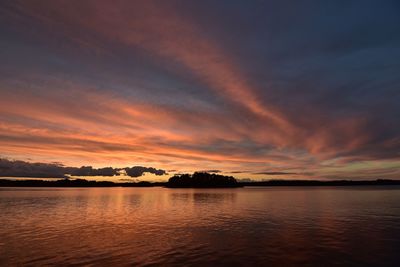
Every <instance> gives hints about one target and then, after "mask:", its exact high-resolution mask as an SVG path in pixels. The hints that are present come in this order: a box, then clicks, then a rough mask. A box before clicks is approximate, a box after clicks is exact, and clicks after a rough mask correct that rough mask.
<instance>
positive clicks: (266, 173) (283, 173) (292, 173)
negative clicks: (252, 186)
mask: <svg viewBox="0 0 400 267" xmlns="http://www.w3.org/2000/svg"><path fill="white" fill-rule="evenodd" d="M254 174H265V175H297V174H298V173H296V172H255V173H254Z"/></svg>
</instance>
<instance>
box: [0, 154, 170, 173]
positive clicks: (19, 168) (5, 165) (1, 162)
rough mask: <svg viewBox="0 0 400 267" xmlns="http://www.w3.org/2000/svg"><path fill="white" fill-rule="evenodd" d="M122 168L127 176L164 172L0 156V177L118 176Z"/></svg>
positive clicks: (160, 171)
mask: <svg viewBox="0 0 400 267" xmlns="http://www.w3.org/2000/svg"><path fill="white" fill-rule="evenodd" d="M122 170H124V171H125V172H126V174H127V175H128V176H131V177H140V176H142V175H143V174H144V173H146V172H149V173H153V174H155V175H164V174H166V171H165V170H161V169H155V168H152V167H142V166H135V167H132V168H129V167H127V168H112V167H104V168H98V169H96V168H93V167H92V166H82V167H80V168H77V167H66V166H63V165H61V164H58V163H32V162H26V161H21V160H8V159H4V158H0V177H35V178H66V177H68V176H69V175H70V176H110V177H111V176H120V175H122V173H121V171H122Z"/></svg>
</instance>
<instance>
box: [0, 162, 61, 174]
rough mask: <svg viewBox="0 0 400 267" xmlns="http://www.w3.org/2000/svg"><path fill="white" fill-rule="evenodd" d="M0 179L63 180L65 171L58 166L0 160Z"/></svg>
mask: <svg viewBox="0 0 400 267" xmlns="http://www.w3.org/2000/svg"><path fill="white" fill-rule="evenodd" d="M0 177H38V178H39V177H40V178H64V177H65V170H64V167H63V166H62V165H59V164H53V163H49V164H48V163H29V162H25V161H20V160H16V161H11V160H8V159H2V158H0Z"/></svg>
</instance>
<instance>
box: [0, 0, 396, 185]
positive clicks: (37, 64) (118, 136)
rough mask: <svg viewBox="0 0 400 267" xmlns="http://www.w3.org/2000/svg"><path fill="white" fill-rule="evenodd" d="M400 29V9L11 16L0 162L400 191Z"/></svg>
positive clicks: (372, 5) (174, 7) (275, 5)
mask: <svg viewBox="0 0 400 267" xmlns="http://www.w3.org/2000/svg"><path fill="white" fill-rule="evenodd" d="M335 2H336V3H337V4H335ZM338 2H340V4H339V3H338ZM399 14H400V2H399V1H397V0H393V1H390V0H387V1H368V0H363V1H351V3H350V1H233V0H227V1H222V0H221V1H211V0H210V1H184V0H182V1H172V0H160V1H149V0H143V1H101V0H79V1H75V0H68V1H67V0H65V1H63V0H56V1H50V0H49V1H34V0H32V1H17V0H13V1H1V3H0V157H1V158H3V159H8V160H21V161H27V162H41V163H53V162H57V163H60V164H63V165H65V166H73V167H79V166H82V165H85V166H93V167H96V168H100V167H109V166H110V167H114V168H122V167H129V166H144V167H153V168H156V169H161V170H165V171H166V172H167V173H168V176H167V175H164V176H165V178H168V177H169V176H170V175H172V174H174V173H183V172H193V171H203V170H215V171H219V172H220V173H222V174H227V175H234V176H235V177H237V178H251V179H256V180H257V179H286V178H290V179H376V178H391V179H395V178H400V15H399ZM147 175H148V176H147V177H148V178H149V179H150V178H151V179H153V178H154V177H155V176H154V175H153V176H154V177H153V176H152V175H149V174H147ZM164 176H162V177H164ZM154 179H159V178H154Z"/></svg>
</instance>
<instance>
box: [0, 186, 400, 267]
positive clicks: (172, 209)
mask: <svg viewBox="0 0 400 267" xmlns="http://www.w3.org/2000/svg"><path fill="white" fill-rule="evenodd" d="M399 262H400V187H385V186H381V187H372V186H371V187H368V186H365V187H274V188H262V187H245V188H234V189H167V188H161V187H153V188H0V265H1V266H16V265H29V266H43V265H57V266H61V265H89V266H98V265H108V266H111V265H113V266H116V265H117V266H126V265H128V266H160V265H162V266H175V265H178V266H300V265H301V266H399V265H398V264H399Z"/></svg>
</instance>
